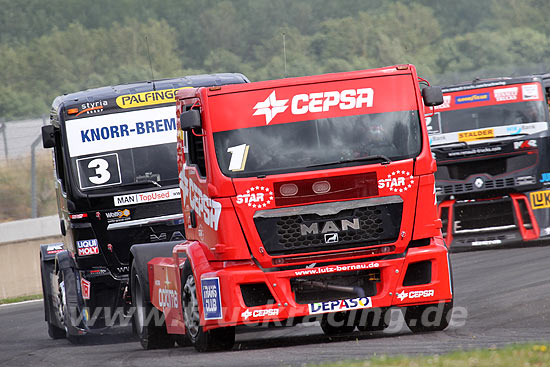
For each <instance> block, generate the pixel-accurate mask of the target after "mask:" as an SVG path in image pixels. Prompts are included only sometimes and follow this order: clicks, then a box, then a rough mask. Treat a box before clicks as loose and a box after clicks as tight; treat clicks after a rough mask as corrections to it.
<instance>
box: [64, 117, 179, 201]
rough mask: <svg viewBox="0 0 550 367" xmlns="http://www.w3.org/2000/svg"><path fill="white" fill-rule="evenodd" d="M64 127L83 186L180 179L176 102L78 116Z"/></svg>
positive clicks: (116, 186)
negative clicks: (166, 105)
mask: <svg viewBox="0 0 550 367" xmlns="http://www.w3.org/2000/svg"><path fill="white" fill-rule="evenodd" d="M65 128H66V130H67V142H66V143H67V146H68V152H69V156H70V160H71V165H72V167H71V168H72V172H75V177H74V180H76V182H77V184H76V185H75V186H76V187H78V188H79V189H80V190H83V191H86V190H94V189H99V188H102V189H109V188H111V187H112V188H113V190H114V191H119V190H127V187H126V186H129V185H140V184H142V185H144V186H147V185H149V186H157V187H162V186H164V185H165V184H175V183H177V177H178V170H177V149H176V112H175V106H169V107H160V108H151V109H144V110H138V111H130V112H121V113H111V114H106V115H101V116H92V117H86V118H79V119H73V120H69V121H66V123H65Z"/></svg>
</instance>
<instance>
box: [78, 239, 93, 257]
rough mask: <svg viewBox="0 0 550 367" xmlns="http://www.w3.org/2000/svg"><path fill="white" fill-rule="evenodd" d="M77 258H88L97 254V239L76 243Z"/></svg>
mask: <svg viewBox="0 0 550 367" xmlns="http://www.w3.org/2000/svg"><path fill="white" fill-rule="evenodd" d="M76 248H77V249H78V256H88V255H97V254H99V245H98V244H97V239H95V238H94V239H92V240H83V241H76Z"/></svg>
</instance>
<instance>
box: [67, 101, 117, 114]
mask: <svg viewBox="0 0 550 367" xmlns="http://www.w3.org/2000/svg"><path fill="white" fill-rule="evenodd" d="M107 106H109V102H108V101H104V100H99V101H94V102H86V103H82V104H81V105H80V111H79V112H78V113H77V114H76V116H75V117H78V116H80V115H82V114H86V115H92V114H96V113H99V112H103V109H104V108H105V107H107Z"/></svg>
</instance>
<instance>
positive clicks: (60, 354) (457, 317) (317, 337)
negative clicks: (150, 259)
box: [0, 247, 550, 367]
mask: <svg viewBox="0 0 550 367" xmlns="http://www.w3.org/2000/svg"><path fill="white" fill-rule="evenodd" d="M451 258H452V262H453V273H454V282H455V306H458V307H459V308H457V309H456V310H457V312H455V313H454V314H453V320H452V322H451V326H450V327H449V328H447V330H445V331H442V332H434V333H425V334H412V333H411V332H410V331H409V330H408V329H407V327H406V326H403V322H402V318H401V317H400V316H399V313H394V314H392V316H395V317H394V318H393V320H392V323H391V324H390V326H389V330H386V331H384V332H378V333H370V334H369V333H364V334H361V333H358V332H356V333H353V334H348V335H346V336H338V337H332V338H329V337H326V336H324V335H323V333H322V331H321V329H320V327H319V326H318V325H317V324H314V323H310V324H307V325H300V326H295V327H289V328H277V329H270V330H255V329H251V328H247V329H246V330H241V331H240V332H239V333H238V334H237V343H236V345H235V347H234V348H233V350H232V351H230V352H215V353H206V354H205V353H198V352H196V351H195V349H194V348H192V347H185V348H181V347H176V348H172V349H168V350H152V351H146V350H143V349H142V348H141V346H140V344H139V342H138V341H137V340H136V339H135V338H134V337H133V336H132V334H131V332H130V330H128V328H126V329H120V330H118V332H117V333H116V334H114V335H110V336H107V337H106V336H103V337H101V338H97V339H93V340H89V341H88V342H87V343H86V344H84V345H77V346H74V345H71V344H70V343H69V342H68V341H67V340H65V339H62V340H51V339H49V337H48V334H47V331H46V323H45V322H44V321H43V311H42V302H41V301H40V302H38V301H36V302H29V303H23V304H17V305H7V306H0V334H1V335H0V365H2V366H56V367H57V366H75V367H79V366H86V367H90V366H146V367H151V366H172V367H173V366H262V367H267V366H288V365H290V366H301V365H304V364H307V363H321V362H329V361H339V360H342V359H365V358H368V357H371V356H374V355H381V354H410V355H412V354H428V353H444V352H448V351H452V350H460V349H471V348H491V347H500V346H504V345H506V344H510V343H516V342H527V341H533V342H537V341H541V342H544V341H546V342H548V341H550V247H528V248H513V249H498V250H485V251H476V252H467V253H457V254H453V255H452V257H451ZM466 313H467V316H466Z"/></svg>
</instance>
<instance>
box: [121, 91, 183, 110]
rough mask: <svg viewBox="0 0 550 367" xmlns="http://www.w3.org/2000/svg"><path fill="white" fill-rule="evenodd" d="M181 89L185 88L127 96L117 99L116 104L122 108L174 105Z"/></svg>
mask: <svg viewBox="0 0 550 367" xmlns="http://www.w3.org/2000/svg"><path fill="white" fill-rule="evenodd" d="M180 89H184V88H177V89H163V90H156V91H150V92H142V93H135V94H125V95H123V96H118V97H117V99H116V104H117V105H118V106H119V107H120V108H133V107H143V106H153V105H157V104H163V103H173V102H175V101H176V93H177V91H178V90H180Z"/></svg>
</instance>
